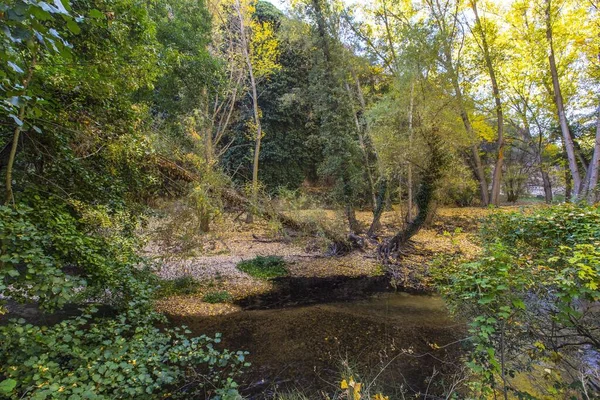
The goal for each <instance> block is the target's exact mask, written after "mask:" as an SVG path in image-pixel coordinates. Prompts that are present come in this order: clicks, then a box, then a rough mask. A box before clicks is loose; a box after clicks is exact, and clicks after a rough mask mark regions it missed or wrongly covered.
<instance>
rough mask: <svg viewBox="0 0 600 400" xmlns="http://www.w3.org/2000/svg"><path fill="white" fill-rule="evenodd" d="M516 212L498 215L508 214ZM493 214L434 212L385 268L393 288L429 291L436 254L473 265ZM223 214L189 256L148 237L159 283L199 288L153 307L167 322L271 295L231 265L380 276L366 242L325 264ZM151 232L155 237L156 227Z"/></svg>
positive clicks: (263, 225) (290, 240)
mask: <svg viewBox="0 0 600 400" xmlns="http://www.w3.org/2000/svg"><path fill="white" fill-rule="evenodd" d="M515 209H516V208H515V207H503V208H502V209H501V210H502V211H512V210H515ZM492 212H494V210H492V209H487V208H475V207H470V208H440V209H438V211H437V217H436V218H435V220H434V221H433V223H432V224H431V226H429V227H427V228H425V229H423V230H421V231H420V232H419V233H418V234H417V235H416V236H415V237H414V238H413V240H412V242H413V248H412V250H411V251H410V252H408V254H407V255H406V256H405V257H403V258H402V260H401V262H399V263H398V265H396V266H393V267H387V268H388V269H387V271H388V272H390V273H391V275H392V276H393V279H394V281H395V283H396V284H397V285H398V286H403V287H407V288H411V287H412V288H415V289H419V290H422V289H429V288H430V287H431V282H430V278H429V268H430V266H431V262H432V261H433V260H434V258H435V257H436V256H437V255H439V254H460V255H461V256H463V257H467V258H470V257H474V256H475V255H476V254H477V253H478V252H479V247H478V245H477V241H476V231H477V227H478V224H479V221H480V220H481V218H483V217H485V216H487V215H489V214H490V213H492ZM295 213H297V214H298V215H299V216H300V217H301V216H302V214H306V215H307V216H314V215H319V216H320V217H321V218H327V219H332V222H331V225H334V224H335V223H336V222H335V221H334V220H335V219H339V218H340V216H339V215H338V214H337V213H335V212H333V211H324V210H305V211H295ZM236 216H237V215H234V214H225V215H223V216H221V217H220V218H219V220H218V221H217V222H216V223H213V224H212V227H213V231H212V232H210V233H206V234H199V235H200V237H199V242H200V243H202V245H201V246H199V247H198V248H196V249H195V250H194V251H185V252H177V251H173V249H176V248H177V247H172V246H169V248H165V247H163V246H161V245H160V241H159V240H153V238H156V237H157V236H156V235H154V236H153V233H152V230H149V231H148V232H147V234H148V237H149V239H150V240H149V244H148V246H147V247H146V253H147V255H150V256H152V257H153V258H154V259H155V260H156V261H157V262H158V264H159V265H160V267H159V269H158V270H157V274H158V275H159V276H160V277H162V278H164V279H174V278H177V277H181V276H192V277H194V278H195V279H196V280H198V281H199V282H200V286H199V289H198V292H197V293H196V294H194V295H191V296H174V297H171V298H168V299H163V300H161V301H159V303H158V308H159V309H160V310H161V311H164V312H167V313H169V314H172V315H220V314H226V313H230V312H235V311H238V310H239V307H237V306H234V305H232V304H207V303H205V302H203V301H202V300H201V299H202V296H203V295H204V294H205V293H207V292H209V291H211V290H221V291H227V292H229V293H230V294H231V296H232V299H233V301H234V302H235V300H239V299H242V298H245V297H248V296H251V295H255V294H259V293H265V292H267V291H269V290H271V289H272V283H270V282H268V281H263V280H259V279H255V278H253V277H251V276H249V275H247V274H246V273H244V272H241V271H239V270H238V269H237V268H236V265H237V264H238V263H239V262H240V261H243V260H248V259H252V258H254V257H256V256H280V257H283V259H284V260H285V261H286V263H287V268H288V270H289V273H290V276H293V277H294V276H296V277H330V276H339V275H342V276H352V277H357V276H365V275H366V276H373V275H380V274H382V273H384V268H383V267H382V265H381V264H380V262H379V261H378V259H377V258H376V251H375V250H376V247H377V244H378V243H377V242H370V243H368V245H367V246H366V248H365V251H364V252H354V253H351V254H348V255H345V256H342V257H324V256H323V253H324V248H323V241H322V238H314V237H303V236H301V235H299V234H296V233H293V232H286V231H284V230H283V229H282V228H281V226H279V225H278V224H277V223H274V222H266V221H262V220H258V219H256V221H255V223H253V224H246V223H244V222H243V221H242V219H243V218H237V219H236ZM357 218H358V220H359V221H360V222H361V223H362V224H363V226H365V227H366V226H368V224H369V223H370V221H371V218H372V213H371V212H370V211H360V212H357ZM381 223H382V229H381V231H380V233H379V234H380V238H379V239H378V240H379V241H382V240H384V238H385V237H389V236H391V235H393V234H394V233H395V232H396V231H397V230H398V229H401V227H402V224H403V218H402V213H401V212H400V211H399V210H392V211H386V212H384V214H383V215H382V218H381ZM150 226H153V227H154V229H156V230H157V231H160V220H159V221H152V223H151V224H150ZM196 240H198V238H196Z"/></svg>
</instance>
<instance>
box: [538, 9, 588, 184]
mask: <svg viewBox="0 0 600 400" xmlns="http://www.w3.org/2000/svg"><path fill="white" fill-rule="evenodd" d="M545 1H546V3H545V4H546V6H545V17H546V19H545V23H546V39H547V45H548V50H549V52H548V63H549V65H550V74H551V76H552V88H553V92H554V104H555V106H556V111H557V114H558V122H559V125H560V130H561V132H562V137H563V145H564V147H565V152H566V153H567V160H568V162H569V170H570V171H571V177H572V179H573V191H574V193H575V195H578V194H579V192H580V190H581V187H582V186H581V175H580V174H579V167H578V165H577V158H576V154H575V145H574V144H573V136H572V135H571V131H570V130H569V124H568V122H567V115H566V113H565V106H564V103H563V96H562V91H561V87H560V81H559V78H558V70H557V68H556V57H555V55H554V41H553V34H552V31H553V28H552V24H553V19H554V14H555V11H554V10H553V8H552V0H545Z"/></svg>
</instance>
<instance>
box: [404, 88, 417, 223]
mask: <svg viewBox="0 0 600 400" xmlns="http://www.w3.org/2000/svg"><path fill="white" fill-rule="evenodd" d="M414 92H415V84H414V82H411V84H410V103H409V107H408V150H409V152H410V151H411V149H412V142H413V113H414V100H415V96H414ZM407 174H408V182H407V186H408V205H407V208H408V210H407V213H406V222H408V223H409V224H410V223H411V221H412V220H413V176H412V164H411V163H410V161H409V162H408V171H407Z"/></svg>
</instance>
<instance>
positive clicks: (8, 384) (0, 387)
mask: <svg viewBox="0 0 600 400" xmlns="http://www.w3.org/2000/svg"><path fill="white" fill-rule="evenodd" d="M16 386H17V381H15V380H14V379H5V380H3V381H2V382H0V393H2V394H9V393H10V392H12V391H13V389H14V388H15V387H16Z"/></svg>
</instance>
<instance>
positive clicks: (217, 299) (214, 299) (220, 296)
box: [202, 290, 231, 304]
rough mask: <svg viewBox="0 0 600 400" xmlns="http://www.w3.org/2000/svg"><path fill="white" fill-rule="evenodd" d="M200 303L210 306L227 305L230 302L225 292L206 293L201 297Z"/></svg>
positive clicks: (228, 295) (229, 296)
mask: <svg viewBox="0 0 600 400" xmlns="http://www.w3.org/2000/svg"><path fill="white" fill-rule="evenodd" d="M202 301H204V302H205V303H210V304H216V303H229V302H230V301H231V294H230V293H229V292H228V291H226V290H220V291H217V292H208V293H206V294H205V295H204V296H203V297H202Z"/></svg>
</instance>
